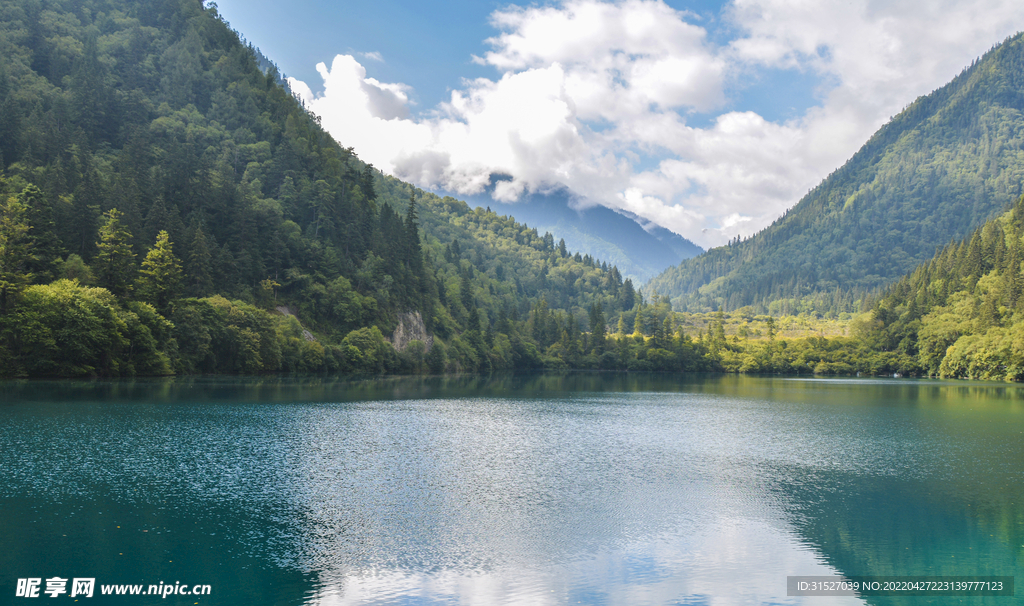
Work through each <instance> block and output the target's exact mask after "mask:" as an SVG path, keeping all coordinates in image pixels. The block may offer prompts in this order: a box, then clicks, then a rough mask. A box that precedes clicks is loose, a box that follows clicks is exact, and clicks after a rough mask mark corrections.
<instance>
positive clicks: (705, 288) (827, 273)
mask: <svg viewBox="0 0 1024 606" xmlns="http://www.w3.org/2000/svg"><path fill="white" fill-rule="evenodd" d="M1022 74H1024V41H1022V34H1017V35H1015V36H1012V37H1010V38H1008V39H1006V40H1005V41H1004V42H1002V43H1000V44H998V45H996V46H994V47H993V49H992V50H990V51H989V52H988V53H986V54H985V55H984V56H983V57H981V58H980V59H978V60H976V61H975V62H973V63H972V64H971V65H970V66H969V67H967V68H965V69H964V70H963V71H962V72H961V73H960V74H959V75H957V76H956V77H955V78H953V79H952V80H951V81H950V82H949V83H947V84H946V85H944V86H943V87H941V88H939V89H937V90H936V91H934V92H932V93H931V94H929V95H926V96H922V97H920V98H918V99H917V100H915V101H914V102H913V103H910V104H909V105H908V106H907V108H906V109H904V110H903V111H902V112H900V113H899V114H898V115H897V116H895V117H894V118H893V119H892V120H891V121H890V122H889V123H887V124H886V125H885V126H883V127H882V128H880V129H879V130H878V131H876V132H875V133H874V134H873V135H872V137H871V138H869V140H868V141H867V142H866V143H865V144H864V146H862V147H861V149H860V150H858V151H857V153H855V154H854V155H853V156H852V157H851V158H850V159H849V160H848V161H847V162H846V163H845V164H844V165H843V166H842V167H840V168H839V169H837V170H836V171H834V172H833V173H832V174H830V175H829V176H828V177H826V178H825V179H824V180H823V181H822V182H821V183H820V184H819V185H818V186H816V187H815V188H814V189H812V190H811V191H810V192H809V193H808V194H807V195H806V196H804V197H803V198H802V199H801V200H800V201H799V202H798V203H797V204H796V205H795V206H794V207H793V208H791V209H790V210H788V211H787V212H786V213H785V214H784V215H783V216H782V217H780V218H779V219H777V220H776V221H775V222H773V223H772V225H770V226H769V227H767V228H765V229H764V230H762V231H761V232H759V233H758V234H756V235H754V236H752V237H751V238H748V239H747V240H744V241H742V242H739V243H733V244H730V245H727V246H724V247H719V248H715V249H711V250H709V251H707V252H706V253H704V254H703V255H701V256H699V257H695V258H693V259H690V260H686V261H683V262H682V263H681V264H680V265H678V266H676V267H673V268H670V269H668V270H666V271H665V272H663V273H662V274H660V275H659V276H657V277H655V278H654V279H652V280H651V281H650V282H649V283H648V284H647V288H648V289H649V290H653V291H657V292H659V293H662V294H665V295H668V296H670V297H671V298H672V300H673V303H674V304H675V305H676V306H677V307H678V308H680V309H690V310H701V309H703V310H710V309H717V308H718V307H724V308H725V309H736V308H739V307H742V306H746V305H753V306H754V307H755V308H758V309H760V310H763V311H767V310H772V311H774V312H777V313H784V312H787V311H790V312H793V311H797V310H799V309H801V308H803V309H807V308H814V307H817V308H818V310H819V311H837V310H841V311H851V310H853V309H854V307H855V301H857V300H859V299H862V298H863V296H864V294H866V293H867V292H871V291H873V290H875V289H877V288H880V287H882V286H884V285H886V284H889V283H891V282H892V281H894V280H896V279H897V278H898V277H899V276H901V275H903V274H904V273H906V272H909V271H911V270H912V269H913V268H914V267H915V266H916V265H917V264H918V263H921V262H924V261H926V260H927V259H928V258H930V257H931V256H932V255H933V254H934V253H935V251H936V249H937V248H938V247H941V246H942V245H944V244H946V243H947V242H949V241H950V240H952V239H956V238H962V237H964V236H965V235H967V234H968V233H970V231H971V230H972V229H974V228H975V227H977V226H978V225H980V224H981V223H983V222H984V221H985V220H987V219H989V218H991V217H993V216H995V215H996V214H997V213H999V212H1001V211H1002V210H1004V209H1005V208H1007V207H1008V206H1009V205H1010V203H1011V202H1012V201H1013V200H1014V199H1015V198H1016V197H1017V196H1018V195H1019V194H1020V192H1021V182H1022V181H1024V160H1022V158H1021V157H1019V156H1020V154H1019V152H1020V151H1021V150H1022V149H1024V117H1022V116H1024V114H1022V112H1024V75H1022Z"/></svg>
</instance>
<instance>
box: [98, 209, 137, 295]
mask: <svg viewBox="0 0 1024 606" xmlns="http://www.w3.org/2000/svg"><path fill="white" fill-rule="evenodd" d="M104 216H105V217H106V220H105V221H104V222H103V226H102V227H100V234H99V235H100V240H99V242H97V243H96V248H97V250H98V251H99V252H98V253H97V254H96V263H95V265H96V275H97V278H98V281H99V284H100V286H102V287H104V288H106V289H107V290H109V291H110V292H112V293H114V294H115V295H117V296H118V297H121V298H127V297H128V296H129V295H130V294H131V293H132V290H133V288H134V286H133V284H134V282H135V274H136V271H137V270H136V267H135V253H134V252H132V234H131V232H130V231H128V228H127V227H126V226H125V225H124V224H123V223H122V222H121V217H123V216H124V214H123V213H121V212H120V211H118V210H117V209H116V208H112V209H110V210H109V211H107V212H106V214H105V215H104Z"/></svg>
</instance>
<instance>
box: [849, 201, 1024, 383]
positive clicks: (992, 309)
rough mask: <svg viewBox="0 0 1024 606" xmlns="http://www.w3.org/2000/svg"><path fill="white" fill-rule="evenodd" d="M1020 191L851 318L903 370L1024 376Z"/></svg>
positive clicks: (1023, 212) (958, 375) (1023, 218)
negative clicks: (998, 212) (1004, 209)
mask: <svg viewBox="0 0 1024 606" xmlns="http://www.w3.org/2000/svg"><path fill="white" fill-rule="evenodd" d="M1022 262H1024V197H1022V198H1021V199H1019V200H1018V201H1017V203H1016V204H1015V205H1014V207H1013V208H1012V209H1011V210H1010V211H1008V212H1006V213H1005V214H1003V215H1002V216H1000V217H998V218H997V219H994V220H992V221H989V222H987V223H985V225H984V226H982V227H981V228H979V229H978V230H976V231H975V232H974V233H973V234H972V235H971V236H970V237H969V238H966V239H964V240H963V241H961V242H959V243H954V244H950V245H949V246H947V247H945V248H944V249H943V250H942V251H941V252H940V253H939V254H937V255H936V256H935V258H933V259H932V260H931V261H929V262H928V263H926V264H923V265H921V266H920V267H918V268H917V269H916V270H915V271H914V272H913V273H911V274H910V275H908V276H905V277H904V278H902V279H901V280H900V281H899V282H897V283H896V284H894V285H893V286H892V287H891V288H890V289H889V290H888V291H887V293H886V294H885V296H884V297H882V299H881V300H880V301H879V302H878V303H877V304H876V305H875V308H874V310H873V311H872V312H871V313H870V315H867V316H866V317H864V318H861V320H860V321H859V322H858V323H856V325H855V328H856V334H857V336H858V337H859V338H860V339H861V340H862V341H864V342H865V343H867V344H868V345H869V346H870V347H872V349H874V350H877V351H887V352H895V353H897V354H899V355H900V357H901V358H902V359H903V360H904V362H903V366H904V368H903V372H911V373H919V374H929V375H937V376H941V377H946V378H966V379H1004V380H1013V381H1020V380H1022V379H1024V274H1022V271H1021V263H1022Z"/></svg>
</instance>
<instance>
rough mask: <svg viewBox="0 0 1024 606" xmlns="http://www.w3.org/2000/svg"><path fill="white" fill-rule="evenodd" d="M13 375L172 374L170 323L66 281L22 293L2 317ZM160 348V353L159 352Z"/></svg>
mask: <svg viewBox="0 0 1024 606" xmlns="http://www.w3.org/2000/svg"><path fill="white" fill-rule="evenodd" d="M5 319H8V320H11V322H10V323H9V324H8V325H6V326H4V329H5V330H4V333H5V337H6V339H5V340H6V341H7V343H8V344H9V346H8V348H9V350H10V351H12V352H14V353H15V354H16V355H17V361H16V366H14V367H13V368H10V369H8V370H9V371H12V370H13V372H12V373H11V374H27V375H31V376H61V377H72V376H81V375H104V376H112V375H134V374H136V373H141V374H147V375H154V374H167V373H168V372H169V371H170V358H169V356H168V355H167V353H166V349H167V347H168V346H169V345H170V344H169V342H168V339H169V335H170V324H169V323H168V322H167V321H166V320H164V319H163V318H162V317H160V316H159V315H158V314H156V312H155V311H154V310H153V308H152V307H150V306H148V305H145V304H142V303H133V304H131V305H129V307H128V309H124V308H122V307H121V306H120V305H119V303H118V301H117V299H116V298H115V297H114V296H113V295H112V294H111V293H110V292H109V291H107V290H105V289H102V288H90V287H84V286H81V285H79V284H78V283H77V282H74V281H70V280H58V281H57V282H54V283H52V284H48V285H36V286H31V287H29V288H28V289H26V290H25V292H24V295H23V298H22V301H21V302H20V303H19V305H18V308H17V311H16V312H15V313H14V314H12V315H11V316H10V317H8V318H5ZM162 348H163V349H162Z"/></svg>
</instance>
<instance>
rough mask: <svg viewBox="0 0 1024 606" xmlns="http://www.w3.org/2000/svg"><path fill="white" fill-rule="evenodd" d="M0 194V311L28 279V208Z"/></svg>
mask: <svg viewBox="0 0 1024 606" xmlns="http://www.w3.org/2000/svg"><path fill="white" fill-rule="evenodd" d="M2 185H3V183H2V182H0V186H2ZM0 195H2V196H3V197H2V198H0V311H6V310H7V309H8V307H9V306H10V304H11V303H12V301H13V298H14V297H15V296H16V295H17V294H18V293H19V292H21V290H22V289H24V288H25V286H27V285H28V284H29V283H30V282H31V281H32V274H31V273H29V271H28V264H29V262H30V260H31V258H32V247H31V240H30V238H29V223H28V209H27V208H26V207H25V205H24V204H22V203H21V202H19V201H17V200H15V199H14V197H13V196H6V195H4V194H3V193H2V190H0Z"/></svg>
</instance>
